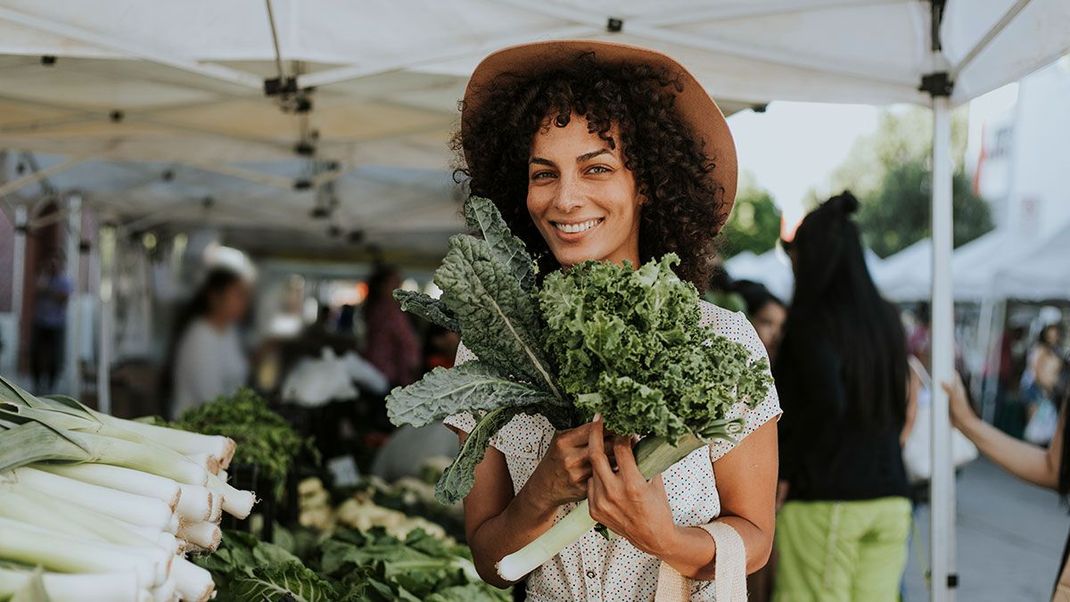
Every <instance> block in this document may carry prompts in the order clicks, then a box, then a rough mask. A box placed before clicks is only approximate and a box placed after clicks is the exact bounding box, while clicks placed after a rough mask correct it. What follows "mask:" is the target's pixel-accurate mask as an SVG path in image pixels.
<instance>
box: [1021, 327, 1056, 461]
mask: <svg viewBox="0 0 1070 602" xmlns="http://www.w3.org/2000/svg"><path fill="white" fill-rule="evenodd" d="M1061 338H1062V333H1061V332H1060V328H1059V325H1058V324H1048V325H1047V326H1045V327H1044V328H1042V329H1041V331H1040V334H1039V335H1038V336H1037V341H1036V343H1035V344H1034V345H1033V347H1032V349H1030V350H1029V356H1028V359H1027V360H1026V367H1025V371H1024V372H1023V373H1022V383H1021V389H1022V399H1023V401H1024V402H1025V411H1026V428H1025V439H1026V440H1027V441H1029V442H1030V443H1035V444H1037V445H1047V443H1048V442H1049V441H1051V438H1052V436H1053V435H1054V433H1055V415H1056V413H1057V409H1056V408H1055V403H1054V401H1053V400H1054V399H1055V389H1056V387H1058V386H1059V378H1060V376H1061V375H1062V371H1063V358H1062V356H1061V355H1060V353H1059V342H1060V339H1061ZM1038 412H1040V413H1038Z"/></svg>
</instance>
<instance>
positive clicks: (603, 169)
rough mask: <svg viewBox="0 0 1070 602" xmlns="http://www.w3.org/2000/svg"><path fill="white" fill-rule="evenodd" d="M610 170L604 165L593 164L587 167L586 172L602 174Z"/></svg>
mask: <svg viewBox="0 0 1070 602" xmlns="http://www.w3.org/2000/svg"><path fill="white" fill-rule="evenodd" d="M611 171H612V170H611V169H609V168H608V167H606V166H605V165H595V166H594V167H592V168H590V169H588V170H587V173H590V174H603V173H609V172H611Z"/></svg>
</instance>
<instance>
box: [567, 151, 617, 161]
mask: <svg viewBox="0 0 1070 602" xmlns="http://www.w3.org/2000/svg"><path fill="white" fill-rule="evenodd" d="M611 152H612V151H610V150H609V149H608V148H600V149H598V150H596V151H591V152H589V153H583V154H582V155H580V156H578V157H576V163H583V162H584V161H590V160H591V159H594V158H595V157H597V156H598V155H601V154H603V153H611Z"/></svg>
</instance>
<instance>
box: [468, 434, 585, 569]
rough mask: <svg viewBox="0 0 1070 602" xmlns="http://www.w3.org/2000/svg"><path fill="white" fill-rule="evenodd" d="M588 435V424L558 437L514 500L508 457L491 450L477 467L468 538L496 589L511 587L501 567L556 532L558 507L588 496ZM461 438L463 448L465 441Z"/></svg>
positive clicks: (470, 493)
mask: <svg viewBox="0 0 1070 602" xmlns="http://www.w3.org/2000/svg"><path fill="white" fill-rule="evenodd" d="M590 429H591V425H590V424H585V425H583V426H579V427H576V428H574V429H570V430H567V431H559V432H558V433H557V434H556V435H554V438H553V441H552V442H551V443H550V449H549V450H548V451H547V453H546V455H545V456H544V457H543V459H542V460H541V461H540V462H539V466H538V467H536V469H535V472H534V473H533V474H532V475H531V478H530V479H528V482H527V483H526V484H525V485H524V487H522V488H521V489H520V491H518V492H517V493H516V495H513V483H512V479H511V477H510V476H509V468H508V466H507V465H506V462H505V456H504V455H503V454H502V453H501V452H500V451H498V450H496V449H494V448H493V447H488V448H487V454H486V456H485V457H484V458H483V461H482V462H480V464H479V465H478V466H477V467H476V471H475V484H474V485H473V487H472V491H471V492H469V494H468V497H466V498H465V499H464V524H465V535H466V537H467V539H468V545H469V547H471V548H472V557H473V559H474V560H475V565H476V570H477V571H478V572H479V575H480V576H481V577H482V578H483V580H484V581H486V582H487V583H490V584H492V585H496V586H498V587H508V586H509V585H511V583H510V582H508V581H505V580H503V579H502V578H501V577H499V576H498V570H497V568H496V567H495V565H497V564H498V561H499V560H501V559H502V558H503V557H505V556H506V555H508V554H511V553H513V552H515V551H517V550H519V549H520V548H522V547H524V546H526V545H527V544H529V543H531V542H532V541H534V540H535V538H536V537H538V536H539V535H542V534H543V533H544V532H545V531H546V530H548V529H549V528H550V527H552V526H553V524H554V514H555V513H556V511H557V507H558V506H560V505H562V504H565V503H567V502H571V501H577V500H581V499H583V498H584V497H585V496H586V493H587V479H588V478H590V476H591V466H590V462H589V460H588V459H587V443H588V433H589V432H590ZM459 434H460V436H461V443H462V444H463V443H464V439H465V438H466V437H467V435H466V434H464V433H459Z"/></svg>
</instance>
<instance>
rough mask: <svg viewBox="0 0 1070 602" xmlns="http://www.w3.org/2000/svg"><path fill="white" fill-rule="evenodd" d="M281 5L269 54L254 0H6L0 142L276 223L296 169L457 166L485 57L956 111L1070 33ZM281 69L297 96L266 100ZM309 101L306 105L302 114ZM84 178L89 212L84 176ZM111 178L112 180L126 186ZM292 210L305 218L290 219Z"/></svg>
mask: <svg viewBox="0 0 1070 602" xmlns="http://www.w3.org/2000/svg"><path fill="white" fill-rule="evenodd" d="M270 6H271V7H272V9H273V11H272V12H273V16H274V21H275V29H274V31H275V33H276V34H277V42H278V48H279V55H278V57H276V54H275V45H274V43H273V36H272V28H271V25H270V22H269V19H268V11H267V9H266V5H265V3H264V2H262V1H260V0H233V1H231V2H225V3H219V2H212V1H210V0H189V1H187V2H182V3H178V4H176V3H169V2H163V1H162V0H155V1H147V0H142V1H139V2H134V1H126V2H114V1H105V0H86V1H83V2H78V3H75V4H72V3H69V2H62V1H60V0H10V1H8V2H5V3H4V6H3V7H0V73H2V77H3V81H4V86H3V90H0V148H8V149H18V150H20V151H32V152H35V153H43V154H46V155H56V156H62V157H65V158H70V157H76V158H83V159H93V160H95V161H103V162H106V163H108V164H114V165H115V166H116V169H117V170H122V169H124V168H122V167H118V166H119V165H120V164H123V163H131V164H137V163H144V162H149V163H150V164H151V163H170V164H174V165H177V166H179V167H181V168H185V167H190V168H196V169H197V170H199V171H200V172H202V175H203V172H205V171H213V170H214V171H216V172H223V173H224V174H225V175H226V177H227V178H230V179H234V180H236V183H237V184H242V185H243V187H244V190H241V191H239V192H236V193H235V195H234V196H233V198H232V200H233V202H234V203H235V204H238V203H240V202H242V201H241V199H248V198H257V199H262V200H263V201H264V202H262V203H261V204H260V206H261V207H265V208H266V207H267V206H268V205H267V202H268V201H270V203H271V204H272V206H273V207H272V208H273V209H275V210H277V211H276V214H277V215H275V216H274V217H272V216H270V215H269V214H270V212H269V211H264V212H263V213H262V214H261V212H251V213H250V212H246V214H245V216H244V218H245V219H246V220H248V222H249V223H250V224H251V225H267V226H270V225H271V224H272V223H274V222H273V220H276V219H278V218H279V217H280V216H281V215H283V214H285V216H286V217H288V218H289V219H284V220H282V221H283V222H285V223H290V224H295V223H298V222H304V221H307V219H306V218H307V210H308V207H307V205H301V204H300V203H299V202H298V199H300V198H301V195H299V194H290V195H289V198H286V199H283V197H286V196H287V195H286V194H285V193H284V188H285V186H283V185H281V184H283V182H282V180H281V179H279V178H275V177H272V176H277V175H278V174H280V173H286V172H292V171H294V166H297V167H298V168H300V170H304V171H306V172H308V171H311V172H312V175H318V176H319V179H317V180H316V184H323V183H325V181H330V180H332V179H334V178H338V177H341V176H340V174H344V173H346V172H348V171H350V170H354V169H357V168H358V167H360V168H364V167H391V168H408V169H413V170H418V171H417V172H413V173H418V172H419V171H420V170H437V171H439V172H440V173H443V174H445V173H447V172H448V170H449V167H450V162H451V157H450V154H449V152H448V150H447V140H448V137H449V134H450V132H451V130H452V129H453V128H454V127H455V126H456V120H457V111H456V103H457V100H458V99H459V98H460V96H461V92H462V90H463V86H464V83H465V80H466V78H467V76H468V74H469V73H470V72H471V70H472V68H473V67H474V65H475V64H476V63H477V62H478V61H479V59H480V58H481V57H483V56H484V55H486V54H487V53H488V52H490V51H492V50H495V49H497V48H500V47H503V46H506V45H509V44H515V43H520V42H525V41H532V40H541V39H550V38H576V37H584V38H612V39H614V40H618V41H621V42H626V43H632V44H640V45H644V46H649V47H654V48H658V49H660V50H663V51H666V52H668V53H670V54H671V55H673V56H675V57H677V58H678V59H679V60H681V61H682V62H683V63H684V64H685V65H687V66H688V67H689V68H690V69H691V70H693V72H694V73H695V74H696V76H697V77H698V78H699V80H700V81H701V82H702V83H703V84H704V85H705V86H706V87H707V88H708V89H709V90H710V91H711V93H712V94H713V95H714V96H715V97H717V98H718V99H719V100H720V101H721V102H722V106H723V107H725V108H726V109H727V112H731V111H733V110H738V109H739V108H742V107H745V106H749V105H752V104H761V103H766V102H769V101H772V100H807V101H826V102H855V103H871V104H887V103H898V102H910V103H926V102H927V101H928V96H927V94H926V93H924V92H921V91H919V89H918V88H919V83H920V82H921V81H922V77H923V75H925V74H927V73H931V72H934V71H949V72H950V75H951V77H952V78H953V79H954V80H955V87H954V90H953V93H952V100H953V101H954V102H964V101H966V100H968V99H969V98H971V97H973V96H976V95H978V94H980V93H983V92H985V91H988V90H991V89H993V88H995V87H998V86H999V85H1002V84H1004V83H1007V82H1010V81H1014V80H1017V79H1019V78H1020V77H1022V76H1023V75H1025V74H1027V73H1029V72H1031V71H1032V70H1034V69H1036V68H1038V67H1040V66H1042V65H1044V64H1047V63H1048V62H1050V61H1052V60H1054V59H1055V58H1057V57H1058V56H1059V55H1061V54H1062V53H1064V52H1066V51H1067V50H1068V42H1067V40H1066V36H1065V33H1064V32H1065V31H1067V30H1068V29H1070V3H1066V2H1065V1H1064V0H949V2H948V3H947V6H946V8H945V10H944V16H943V21H942V26H941V30H940V31H941V38H942V49H943V54H944V56H945V57H946V59H947V61H946V62H947V64H946V65H933V64H931V63H932V58H931V55H930V52H929V49H930V47H931V43H930V41H929V37H930V27H929V23H930V7H929V4H928V3H925V2H919V1H917V0H726V1H723V2H717V3H705V2H694V0H669V1H668V2H659V3H656V4H652V3H649V2H641V1H639V0H626V1H624V2H621V3H617V4H615V5H614V7H613V10H612V12H611V13H610V12H607V11H606V10H605V9H604V8H602V7H601V6H599V5H591V4H590V3H587V2H581V1H580V0H548V1H545V2H538V3H530V2H521V1H520V0H504V1H495V2H492V1H490V0H454V1H451V2H437V1H434V0H390V1H386V0H371V1H369V2H361V3H352V2H342V1H340V0H272V1H271V2H270ZM618 25H619V27H618ZM614 29H619V31H617V32H612V31H610V30H614ZM1023 41H1027V42H1028V43H1023ZM42 57H58V59H56V60H55V61H54V62H53V61H52V60H51V59H47V60H46V59H43V58H42ZM276 58H279V59H280V60H279V61H278V62H276ZM280 67H281V69H282V71H283V73H282V75H283V76H284V77H285V78H290V77H292V78H295V82H294V83H295V89H297V90H300V92H298V93H292V94H289V95H288V96H287V97H286V98H285V99H283V98H282V97H280V96H278V95H276V96H265V93H264V85H265V80H266V79H269V78H275V77H279V75H280V74H279V69H280ZM305 100H310V101H311V110H310V111H309V112H296V111H294V109H295V107H297V106H298V105H300V104H302V103H303V102H304V101H305ZM284 108H285V109H286V110H283V109H284ZM299 143H304V148H305V149H314V151H315V157H314V158H315V160H317V161H320V164H319V167H315V166H310V164H311V163H312V159H310V158H308V157H307V156H303V155H298V154H295V149H296V148H297V146H298V144H299ZM46 162H47V161H46ZM87 165H95V163H93V164H87ZM323 165H328V166H330V167H329V168H326V169H325V168H323V167H322V166H323ZM132 169H134V170H135V171H136V170H137V169H140V168H138V167H134V168H132ZM76 173H78V174H81V175H84V173H85V172H84V170H79V171H78V172H76ZM111 173H114V172H111ZM414 177H415V176H414ZM358 179H359V176H358ZM416 179H417V180H419V177H416ZM98 180H99V178H98ZM121 181H126V180H121ZM204 182H205V183H206V184H207V183H212V184H213V185H214V184H215V183H219V184H220V185H221V188H220V189H218V190H216V191H215V193H214V194H215V195H216V196H217V197H220V198H222V197H223V196H224V192H223V189H228V190H229V188H228V186H226V185H223V183H222V181H221V180H218V179H210V178H205V179H204ZM79 184H80V187H81V188H82V189H83V190H84V191H85V192H86V194H87V196H89V197H90V199H89V200H90V202H92V203H97V200H98V199H97V194H96V191H95V190H94V189H93V186H90V185H89V184H87V183H86V182H85V181H80V182H79ZM114 184H115V183H109V184H107V185H105V186H104V188H106V189H107V190H108V194H115V195H118V196H122V195H123V194H124V193H123V192H121V191H118V190H116V189H115V186H114ZM109 187H110V188H109ZM199 194H201V191H200V190H194V189H191V190H189V191H188V193H187V196H188V197H189V198H196V197H197V196H198V195H199ZM386 194H387V195H393V194H394V192H393V191H391V192H388V193H386ZM401 194H404V193H403V192H402V193H401ZM126 197H127V200H126V202H125V203H120V202H115V203H111V205H110V209H111V210H113V211H115V212H117V217H118V218H121V219H127V218H131V217H133V218H139V217H142V216H143V215H144V214H145V213H147V212H150V211H155V210H156V209H157V208H158V207H156V206H154V205H153V203H159V201H158V200H156V199H155V198H154V197H153V196H152V195H146V196H141V195H140V194H139V195H133V194H129V191H127V194H126ZM245 202H247V203H248V202H249V201H247V200H246V201H245ZM353 202H354V203H358V204H364V203H374V202H376V201H375V200H369V199H368V197H365V196H362V197H359V198H354V199H353ZM290 206H294V207H297V208H298V209H299V211H295V212H290V213H287V212H289V211H290V209H289V207H290ZM415 213H416V212H410V213H409V214H408V216H407V217H406V219H408V217H412V216H415ZM440 225H441V226H443V227H447V226H449V227H452V226H455V225H456V222H450V223H449V224H447V223H446V222H443V223H442V224H440Z"/></svg>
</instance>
